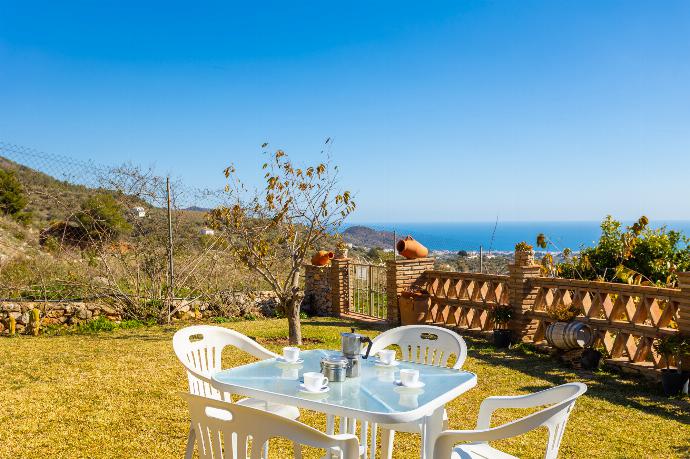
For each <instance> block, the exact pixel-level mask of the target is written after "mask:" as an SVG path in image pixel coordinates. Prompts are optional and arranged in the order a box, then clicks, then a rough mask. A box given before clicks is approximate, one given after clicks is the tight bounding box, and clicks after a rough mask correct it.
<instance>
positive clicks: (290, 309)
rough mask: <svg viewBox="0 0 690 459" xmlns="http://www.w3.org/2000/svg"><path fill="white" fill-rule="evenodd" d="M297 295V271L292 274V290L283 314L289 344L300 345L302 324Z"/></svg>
mask: <svg viewBox="0 0 690 459" xmlns="http://www.w3.org/2000/svg"><path fill="white" fill-rule="evenodd" d="M298 293H299V270H297V271H296V272H294V273H293V276H292V289H291V291H290V298H289V299H288V304H287V305H286V306H287V307H286V308H285V313H286V315H287V318H288V330H289V336H290V344H292V345H301V344H302V323H301V322H300V318H299V313H300V302H299V300H298V296H297V294H298Z"/></svg>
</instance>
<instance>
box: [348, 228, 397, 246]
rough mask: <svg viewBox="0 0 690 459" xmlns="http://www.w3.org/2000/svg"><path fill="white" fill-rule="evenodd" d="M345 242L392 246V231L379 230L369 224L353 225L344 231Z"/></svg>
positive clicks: (355, 244) (358, 244) (360, 244)
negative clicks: (368, 225)
mask: <svg viewBox="0 0 690 459" xmlns="http://www.w3.org/2000/svg"><path fill="white" fill-rule="evenodd" d="M342 235H343V239H344V240H345V242H348V243H350V244H352V245H354V246H357V247H371V248H373V247H380V248H392V247H393V236H394V233H393V232H392V231H379V230H375V229H372V228H369V227H367V226H351V227H349V228H347V229H346V230H345V231H343V233H342Z"/></svg>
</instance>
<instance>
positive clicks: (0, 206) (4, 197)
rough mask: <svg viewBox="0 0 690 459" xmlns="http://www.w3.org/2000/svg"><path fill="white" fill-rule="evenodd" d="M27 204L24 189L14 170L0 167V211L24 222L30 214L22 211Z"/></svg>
mask: <svg viewBox="0 0 690 459" xmlns="http://www.w3.org/2000/svg"><path fill="white" fill-rule="evenodd" d="M27 204H28V200H27V198H26V195H25V194H24V189H23V188H22V185H21V183H19V180H17V177H15V175H14V172H12V171H9V170H5V169H0V212H2V213H3V214H5V215H9V216H11V217H12V218H14V219H15V220H18V221H23V222H26V221H28V220H29V219H30V217H31V214H30V213H28V212H25V211H24V208H25V207H26V205H27Z"/></svg>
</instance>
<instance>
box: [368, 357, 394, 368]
mask: <svg viewBox="0 0 690 459" xmlns="http://www.w3.org/2000/svg"><path fill="white" fill-rule="evenodd" d="M398 365H400V362H398V361H397V360H395V361H393V363H383V362H382V361H380V360H379V359H376V360H374V366H376V367H381V368H395V367H397V366H398Z"/></svg>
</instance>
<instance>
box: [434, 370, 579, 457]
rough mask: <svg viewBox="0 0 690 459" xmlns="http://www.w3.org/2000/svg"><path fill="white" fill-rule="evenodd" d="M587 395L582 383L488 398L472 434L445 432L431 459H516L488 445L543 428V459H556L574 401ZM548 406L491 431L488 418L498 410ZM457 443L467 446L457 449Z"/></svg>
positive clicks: (470, 432) (481, 407)
mask: <svg viewBox="0 0 690 459" xmlns="http://www.w3.org/2000/svg"><path fill="white" fill-rule="evenodd" d="M586 391H587V386H586V385H584V384H582V383H568V384H563V385H562V386H556V387H552V388H551V389H546V390H543V391H541V392H537V393H536V394H530V395H518V396H512V397H489V398H487V399H486V400H484V401H483V402H482V404H481V406H480V408H479V416H478V419H477V429H476V430H447V431H445V432H443V433H441V434H440V435H439V436H438V437H437V439H436V445H435V447H434V459H448V458H452V459H484V458H489V457H490V458H496V459H516V458H515V456H511V455H509V454H506V453H504V452H503V451H500V450H498V449H496V448H493V447H491V446H490V445H489V443H488V442H490V441H496V440H502V439H504V438H510V437H517V436H518V435H522V434H524V433H527V432H529V431H530V430H534V429H537V428H539V427H542V426H544V427H546V428H547V429H548V430H549V442H548V444H547V446H546V454H545V455H544V459H556V458H557V457H558V449H559V448H560V446H561V439H562V438H563V432H564V431H565V426H566V423H567V422H568V417H569V416H570V412H571V410H572V409H573V407H574V406H575V400H576V399H577V398H578V397H579V396H580V395H582V394H584V393H585V392H586ZM544 405H551V406H549V407H548V408H545V409H543V410H540V411H537V412H536V413H532V414H530V415H528V416H525V417H522V418H520V419H517V420H515V421H512V422H509V423H507V424H503V425H500V426H497V427H491V415H492V414H493V412H494V411H496V410H497V409H499V408H535V407H538V406H544ZM460 442H471V443H468V444H465V445H459V446H457V445H456V444H457V443H460Z"/></svg>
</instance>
